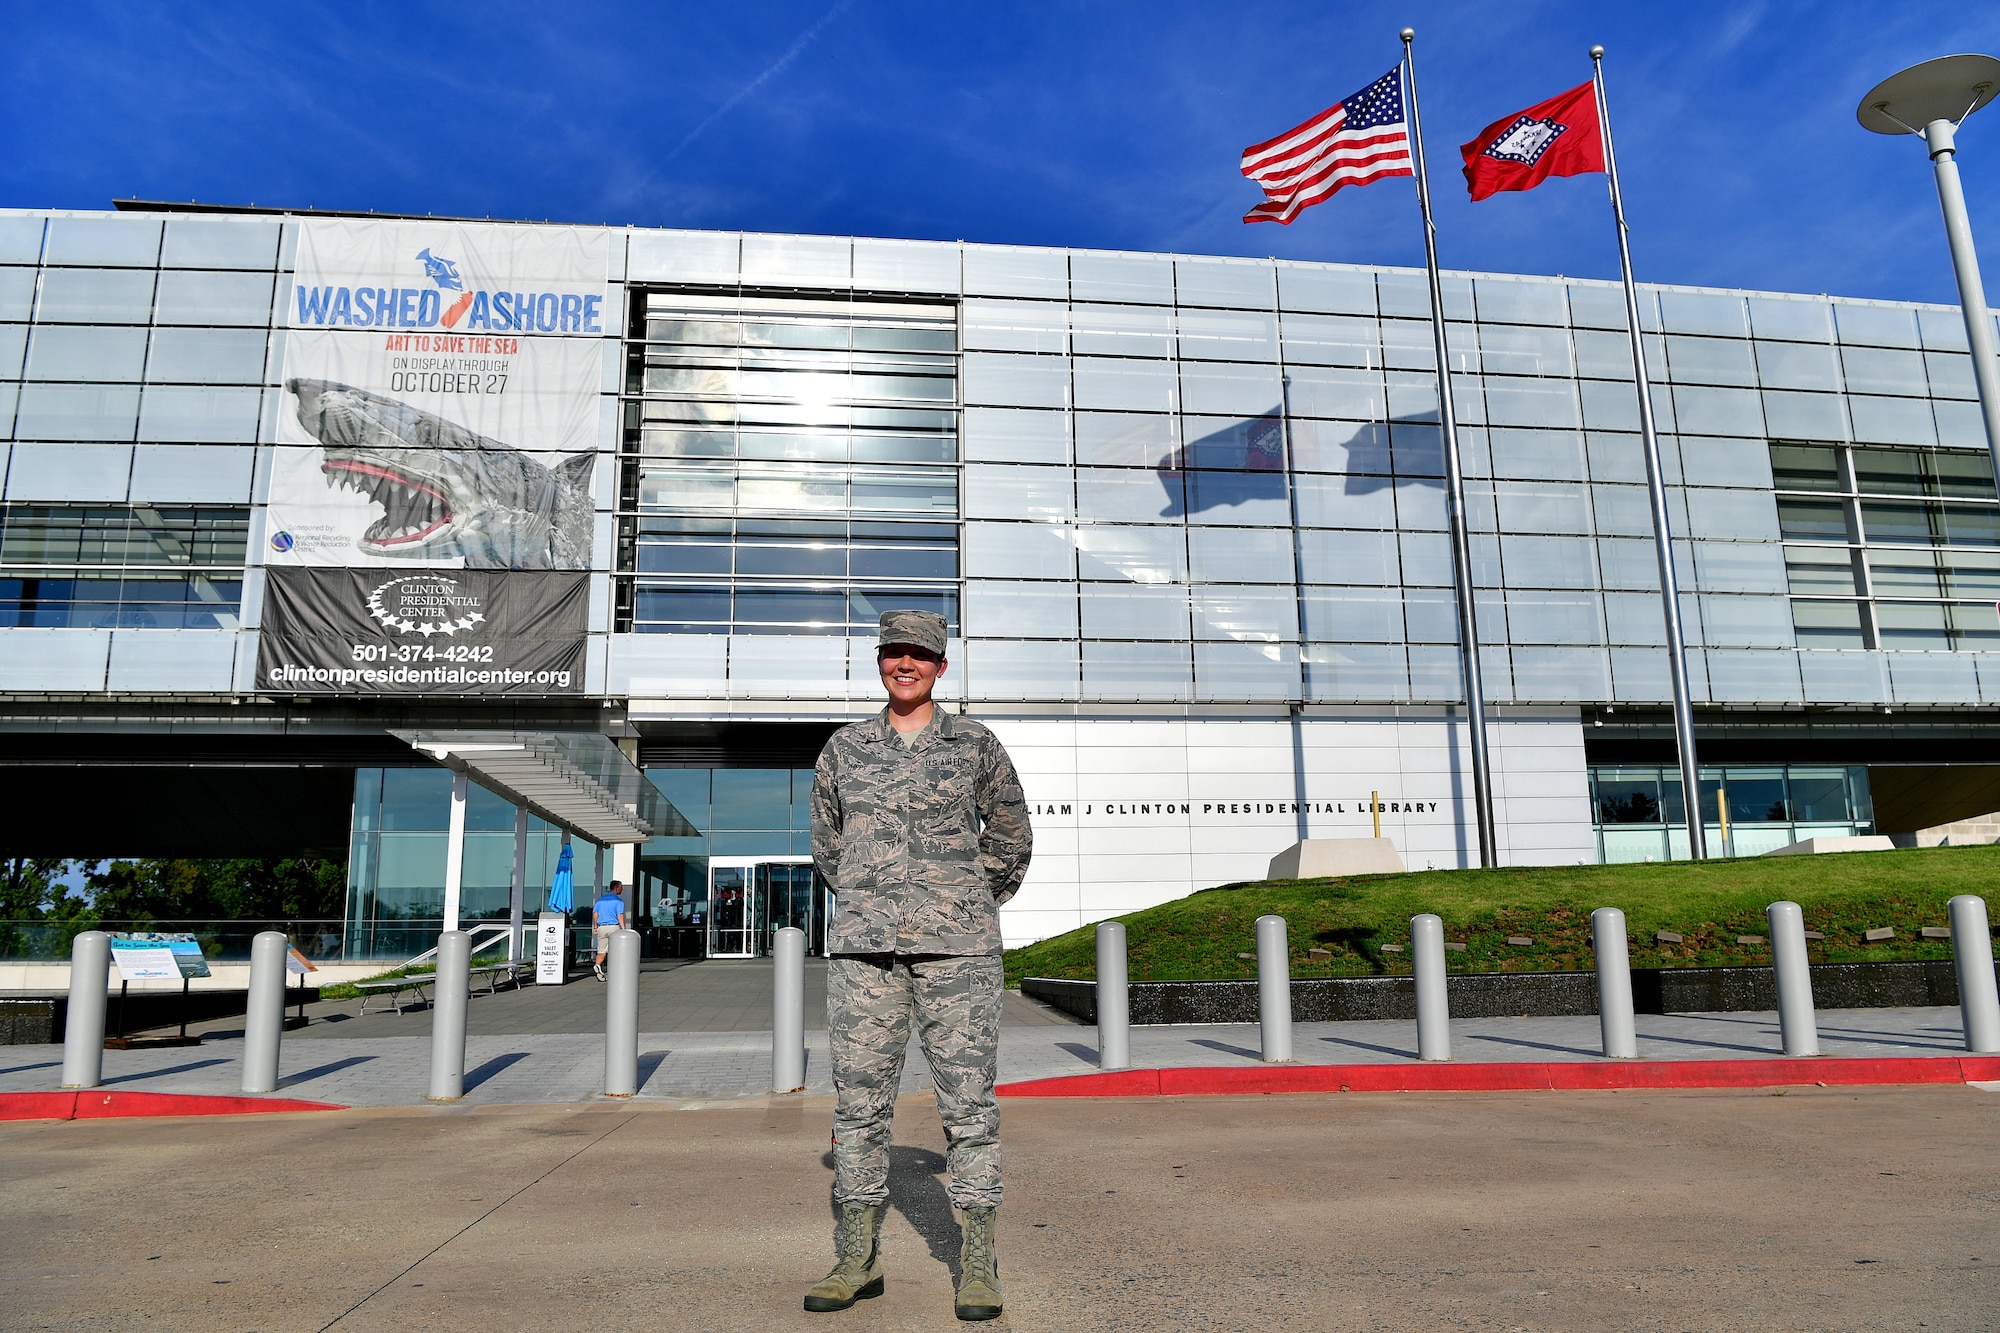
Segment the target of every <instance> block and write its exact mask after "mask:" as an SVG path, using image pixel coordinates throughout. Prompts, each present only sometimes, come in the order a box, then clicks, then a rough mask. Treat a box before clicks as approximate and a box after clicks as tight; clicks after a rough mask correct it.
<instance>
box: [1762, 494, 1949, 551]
mask: <svg viewBox="0 0 2000 1333" xmlns="http://www.w3.org/2000/svg"><path fill="white" fill-rule="evenodd" d="M1906 519H1907V516H1900V517H1898V518H1897V520H1896V521H1897V522H1898V523H1900V522H1904V521H1906ZM1892 526H1894V525H1893V524H1892ZM1778 529H1779V531H1780V532H1782V533H1783V534H1784V536H1785V538H1786V539H1787V540H1790V541H1835V542H1844V541H1846V540H1847V506H1846V505H1844V504H1842V503H1841V502H1840V501H1838V500H1792V499H1784V498H1781V499H1779V501H1778ZM1925 531H1926V534H1928V528H1926V529H1925ZM1871 535H1872V534H1871ZM1924 540H1925V541H1928V540H1929V536H1928V535H1926V536H1925V538H1924Z"/></svg>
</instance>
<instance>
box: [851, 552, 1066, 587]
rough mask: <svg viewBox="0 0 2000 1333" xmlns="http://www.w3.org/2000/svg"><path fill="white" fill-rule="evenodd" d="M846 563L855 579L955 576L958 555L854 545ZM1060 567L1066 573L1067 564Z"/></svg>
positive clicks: (948, 577) (939, 577) (942, 577)
mask: <svg viewBox="0 0 2000 1333" xmlns="http://www.w3.org/2000/svg"><path fill="white" fill-rule="evenodd" d="M847 562H848V565H849V567H850V568H851V569H852V570H853V573H854V577H855V578H857V579H859V578H871V579H881V578H904V579H952V578H957V577H958V552H956V551H952V550H943V549H938V548H926V547H921V546H916V545H907V546H894V547H886V546H885V547H878V546H862V545H858V544H857V545H855V546H852V547H850V548H849V549H848V552H847ZM1064 567H1065V568H1064V572H1065V573H1066V570H1067V561H1065V562H1064Z"/></svg>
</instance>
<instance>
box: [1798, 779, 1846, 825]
mask: <svg viewBox="0 0 2000 1333" xmlns="http://www.w3.org/2000/svg"><path fill="white" fill-rule="evenodd" d="M1785 776H1786V778H1787V779H1788V781H1789V785H1790V787H1791V798H1792V801H1791V804H1792V818H1793V819H1796V820H1798V821H1800V822H1801V823H1814V824H1831V823H1842V822H1845V821H1848V820H1851V819H1853V818H1854V817H1855V815H1854V809H1853V806H1852V804H1851V803H1850V802H1849V801H1848V795H1847V770H1846V769H1844V768H1793V769H1790V770H1788V771H1787V772H1786V775H1785Z"/></svg>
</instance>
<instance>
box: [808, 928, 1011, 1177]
mask: <svg viewBox="0 0 2000 1333" xmlns="http://www.w3.org/2000/svg"><path fill="white" fill-rule="evenodd" d="M826 980H827V994H826V1026H827V1035H828V1038H829V1039H830V1041H831V1044H832V1048H833V1086H834V1090H835V1092H836V1093H837V1094H838V1101H837V1102H836V1104H835V1106H834V1110H833V1197H834V1201H835V1202H836V1203H861V1204H880V1203H883V1202H885V1201H886V1200H887V1199H888V1197H889V1139H890V1122H891V1120H892V1119H893V1117H894V1116H895V1114H896V1087H897V1084H898V1083H899V1082H900V1081H901V1079H902V1075H903V1054H904V1051H905V1050H906V1049H907V1048H908V1046H909V1044H910V1018H911V1015H912V1014H913V1013H914V1015H915V1017H916V1024H917V1039H918V1041H920V1042H921V1043H922V1044H923V1051H924V1059H925V1060H926V1061H927V1062H928V1063H929V1065H930V1069H931V1082H932V1083H933V1084H934V1085H935V1086H936V1088H937V1108H938V1119H939V1120H941V1121H943V1122H944V1134H945V1141H946V1161H947V1162H948V1163H949V1165H950V1167H951V1187H950V1190H949V1193H950V1195H951V1201H952V1202H953V1203H954V1204H956V1205H957V1206H958V1207H960V1208H997V1207H998V1206H999V1204H1000V1103H999V1102H998V1101H996V1100H995V1099H994V1096H993V1078H994V1074H995V1072H996V1070H997V1067H998V1063H999V1047H1000V998H1001V980H1002V965H1001V961H1000V959H999V958H997V957H995V956H993V955H991V954H974V955H965V956H938V955H923V954H886V953H878V954H860V955H851V956H845V957H841V956H836V957H834V958H830V959H828V960H827V979H826Z"/></svg>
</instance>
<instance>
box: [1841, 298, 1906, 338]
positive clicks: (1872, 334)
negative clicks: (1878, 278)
mask: <svg viewBox="0 0 2000 1333" xmlns="http://www.w3.org/2000/svg"><path fill="white" fill-rule="evenodd" d="M1833 321H1834V326H1835V327H1836V328H1838V329H1839V330H1840V341H1841V342H1843V343H1848V344H1856V343H1858V344H1862V345H1865V346H1871V347H1916V346H1918V345H1919V344H1918V342H1917V318H1916V312H1915V311H1913V310H1911V309H1910V308H1909V307H1908V306H1892V305H1855V304H1850V303H1848V302H1846V301H1836V302H1834V304H1833Z"/></svg>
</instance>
